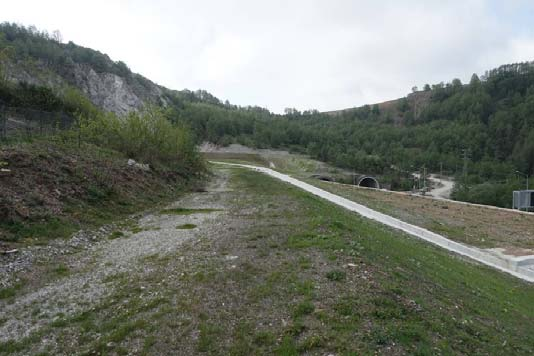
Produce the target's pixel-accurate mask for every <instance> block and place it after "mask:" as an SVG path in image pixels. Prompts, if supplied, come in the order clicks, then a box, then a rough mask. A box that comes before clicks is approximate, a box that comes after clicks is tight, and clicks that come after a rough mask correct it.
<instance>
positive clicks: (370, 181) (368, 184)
mask: <svg viewBox="0 0 534 356" xmlns="http://www.w3.org/2000/svg"><path fill="white" fill-rule="evenodd" d="M358 186H359V187H364V188H373V189H380V184H379V183H378V181H377V180H376V178H374V177H362V178H360V180H359V181H358Z"/></svg>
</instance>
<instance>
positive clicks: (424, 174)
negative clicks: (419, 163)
mask: <svg viewBox="0 0 534 356" xmlns="http://www.w3.org/2000/svg"><path fill="white" fill-rule="evenodd" d="M423 190H426V166H423Z"/></svg>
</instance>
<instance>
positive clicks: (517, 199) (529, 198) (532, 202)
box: [513, 190, 534, 210]
mask: <svg viewBox="0 0 534 356" xmlns="http://www.w3.org/2000/svg"><path fill="white" fill-rule="evenodd" d="M513 197H514V201H513V208H514V209H519V210H522V209H525V210H532V209H534V190H516V191H514V195H513Z"/></svg>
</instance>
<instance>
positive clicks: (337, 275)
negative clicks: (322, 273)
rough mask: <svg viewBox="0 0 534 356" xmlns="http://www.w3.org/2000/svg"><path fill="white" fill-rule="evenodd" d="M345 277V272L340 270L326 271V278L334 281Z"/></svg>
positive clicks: (339, 280)
mask: <svg viewBox="0 0 534 356" xmlns="http://www.w3.org/2000/svg"><path fill="white" fill-rule="evenodd" d="M346 277H347V273H346V272H345V271H341V270H333V271H329V272H327V273H326V278H328V279H329V280H331V281H334V282H341V281H342V280H344V279H345V278H346Z"/></svg>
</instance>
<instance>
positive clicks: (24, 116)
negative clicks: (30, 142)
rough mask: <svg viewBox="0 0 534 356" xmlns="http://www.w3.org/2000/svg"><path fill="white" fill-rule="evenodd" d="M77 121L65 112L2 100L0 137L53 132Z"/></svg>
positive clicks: (0, 103)
mask: <svg viewBox="0 0 534 356" xmlns="http://www.w3.org/2000/svg"><path fill="white" fill-rule="evenodd" d="M75 121H76V119H75V118H74V116H72V115H69V114H66V113H64V112H48V111H41V110H34V109H27V108H19V107H9V106H7V105H5V103H3V102H2V101H0V139H8V138H11V137H20V136H36V135H44V134H52V133H56V132H58V131H60V130H66V129H69V128H70V127H72V126H73V125H74V123H75Z"/></svg>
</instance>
